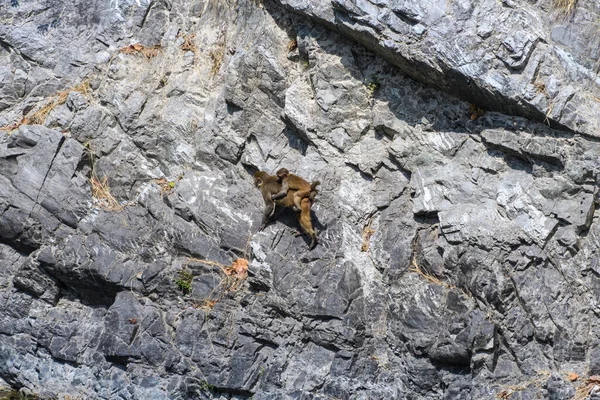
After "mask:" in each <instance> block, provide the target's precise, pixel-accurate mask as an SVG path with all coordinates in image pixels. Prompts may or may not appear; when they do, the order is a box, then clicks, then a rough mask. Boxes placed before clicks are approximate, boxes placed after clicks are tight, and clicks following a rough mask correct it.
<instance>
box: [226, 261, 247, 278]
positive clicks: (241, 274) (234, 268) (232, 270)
mask: <svg viewBox="0 0 600 400" xmlns="http://www.w3.org/2000/svg"><path fill="white" fill-rule="evenodd" d="M223 272H225V275H227V276H233V277H234V278H238V279H243V278H245V277H246V276H248V260H246V259H245V258H238V259H237V260H235V261H234V262H233V264H231V265H230V266H228V267H225V268H223Z"/></svg>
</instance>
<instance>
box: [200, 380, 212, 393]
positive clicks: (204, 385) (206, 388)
mask: <svg viewBox="0 0 600 400" xmlns="http://www.w3.org/2000/svg"><path fill="white" fill-rule="evenodd" d="M200 387H201V388H202V390H204V391H213V390H215V387H214V386H213V385H211V384H210V383H208V382H206V381H200Z"/></svg>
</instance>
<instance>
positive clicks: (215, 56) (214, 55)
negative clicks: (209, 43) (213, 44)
mask: <svg viewBox="0 0 600 400" xmlns="http://www.w3.org/2000/svg"><path fill="white" fill-rule="evenodd" d="M223 57H225V45H222V46H219V47H218V48H217V49H215V50H213V51H211V52H210V58H211V59H212V61H213V65H212V68H211V69H210V73H211V74H213V75H216V74H217V72H219V70H220V69H221V65H223Z"/></svg>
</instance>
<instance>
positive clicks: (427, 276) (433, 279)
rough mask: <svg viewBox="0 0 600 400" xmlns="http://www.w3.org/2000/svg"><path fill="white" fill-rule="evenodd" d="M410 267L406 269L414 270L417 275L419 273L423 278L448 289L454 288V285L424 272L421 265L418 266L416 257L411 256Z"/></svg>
mask: <svg viewBox="0 0 600 400" xmlns="http://www.w3.org/2000/svg"><path fill="white" fill-rule="evenodd" d="M410 265H411V267H410V268H409V269H408V270H409V271H411V272H415V273H417V274H419V275H421V276H422V277H423V278H425V279H427V280H428V281H429V282H431V283H434V284H436V285H440V286H444V287H446V288H448V289H456V286H453V285H450V284H448V283H446V282H444V281H442V280H440V279H438V278H436V277H435V276H433V275H430V274H428V273H426V272H424V271H423V270H422V269H421V267H420V266H419V264H418V263H417V259H416V258H415V257H414V256H413V259H412V261H411V262H410Z"/></svg>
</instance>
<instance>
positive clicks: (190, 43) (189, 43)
mask: <svg viewBox="0 0 600 400" xmlns="http://www.w3.org/2000/svg"><path fill="white" fill-rule="evenodd" d="M181 37H183V43H182V44H181V46H179V48H180V49H181V50H183V51H193V52H194V53H196V52H197V51H198V48H196V44H195V43H194V39H195V38H196V34H191V35H181Z"/></svg>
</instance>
